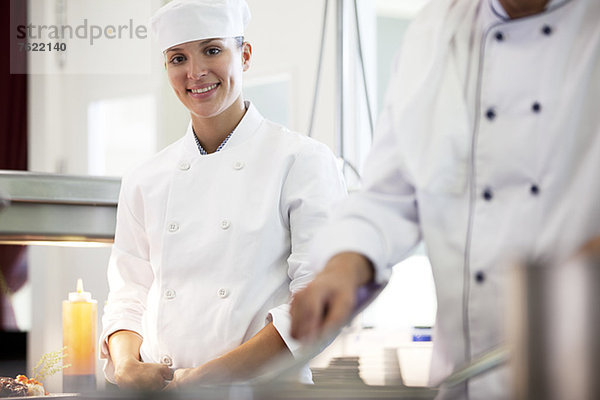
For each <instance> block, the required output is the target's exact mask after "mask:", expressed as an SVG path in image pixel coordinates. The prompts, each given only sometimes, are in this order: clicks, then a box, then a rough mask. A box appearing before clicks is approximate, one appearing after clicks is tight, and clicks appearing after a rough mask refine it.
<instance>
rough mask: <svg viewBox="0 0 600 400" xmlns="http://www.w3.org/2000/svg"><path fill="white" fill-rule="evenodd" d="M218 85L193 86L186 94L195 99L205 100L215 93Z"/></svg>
mask: <svg viewBox="0 0 600 400" xmlns="http://www.w3.org/2000/svg"><path fill="white" fill-rule="evenodd" d="M219 85H220V83H218V82H217V83H211V84H206V85H200V86H194V87H192V88H189V89H187V92H188V94H189V95H190V96H191V97H193V98H195V99H205V98H207V97H210V96H211V95H212V94H213V93H215V92H216V91H217V88H218V87H219Z"/></svg>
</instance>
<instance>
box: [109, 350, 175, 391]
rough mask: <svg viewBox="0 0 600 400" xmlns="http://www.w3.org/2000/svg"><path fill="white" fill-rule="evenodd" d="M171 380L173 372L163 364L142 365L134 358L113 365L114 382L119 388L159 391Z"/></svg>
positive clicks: (142, 363)
mask: <svg viewBox="0 0 600 400" xmlns="http://www.w3.org/2000/svg"><path fill="white" fill-rule="evenodd" d="M171 379H173V372H172V371H171V370H170V369H169V367H167V366H166V365H163V364H154V363H144V362H141V361H139V360H136V359H134V358H130V359H127V360H123V361H122V362H120V363H119V364H116V365H115V382H116V383H117V385H118V386H119V387H120V388H124V389H136V390H161V389H162V388H164V387H165V386H166V385H167V382H166V381H168V380H171Z"/></svg>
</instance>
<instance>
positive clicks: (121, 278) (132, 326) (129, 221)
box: [99, 179, 154, 382]
mask: <svg viewBox="0 0 600 400" xmlns="http://www.w3.org/2000/svg"><path fill="white" fill-rule="evenodd" d="M141 206H142V202H141V196H140V195H139V191H138V190H137V189H136V188H135V187H130V185H129V184H128V182H127V180H126V179H124V180H123V183H122V186H121V193H120V195H119V204H118V208H117V226H116V231H115V242H114V245H113V248H112V252H111V256H110V259H109V264H108V285H109V294H108V301H107V303H106V305H105V307H104V314H103V316H102V325H103V330H102V334H101V336H100V343H99V348H100V358H103V359H106V363H105V365H104V373H105V376H106V378H107V379H108V381H110V382H114V365H113V363H112V360H111V358H110V353H109V349H108V337H109V336H110V335H111V334H112V333H114V332H116V331H119V330H130V331H133V332H136V333H138V334H139V335H140V336H142V335H141V333H142V315H143V313H144V311H145V309H146V297H147V294H148V290H149V288H150V286H151V284H152V281H153V279H154V274H153V272H152V267H151V266H150V262H149V246H148V241H147V239H146V238H147V236H146V233H145V230H144V224H143V222H142V220H141V219H140V217H138V216H136V214H135V211H136V210H138V212H139V210H141V209H142V207H141Z"/></svg>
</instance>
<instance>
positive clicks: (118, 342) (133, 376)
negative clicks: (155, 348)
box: [108, 330, 173, 390]
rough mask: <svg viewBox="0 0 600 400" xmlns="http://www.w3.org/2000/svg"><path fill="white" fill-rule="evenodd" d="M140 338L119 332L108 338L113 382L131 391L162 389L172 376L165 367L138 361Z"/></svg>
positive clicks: (128, 332)
mask: <svg viewBox="0 0 600 400" xmlns="http://www.w3.org/2000/svg"><path fill="white" fill-rule="evenodd" d="M141 345H142V337H141V336H140V335H138V334H137V333H136V332H133V331H128V330H120V331H117V332H115V333H113V334H112V335H110V336H109V338H108V349H109V352H110V358H111V359H112V362H113V364H114V365H115V382H116V383H117V385H118V386H119V387H122V388H132V389H143V390H147V389H151V390H158V389H162V388H163V387H164V386H165V385H166V382H165V380H170V379H171V378H172V376H173V372H172V371H171V370H170V369H169V367H167V366H166V365H162V364H152V363H144V362H142V361H141V359H140V346H141Z"/></svg>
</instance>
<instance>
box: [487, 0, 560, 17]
mask: <svg viewBox="0 0 600 400" xmlns="http://www.w3.org/2000/svg"><path fill="white" fill-rule="evenodd" d="M569 1H571V0H550V1H548V4H546V9H545V10H544V11H543V12H548V11H552V10H553V9H555V8H557V7H560V6H561V5H563V4H564V3H568V2H569ZM488 5H489V7H490V9H491V10H492V12H493V13H494V14H495V15H496V16H497V17H499V18H500V19H501V20H503V21H507V20H509V19H510V17H509V16H508V14H507V13H506V11H505V10H504V7H502V4H500V0H488Z"/></svg>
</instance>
